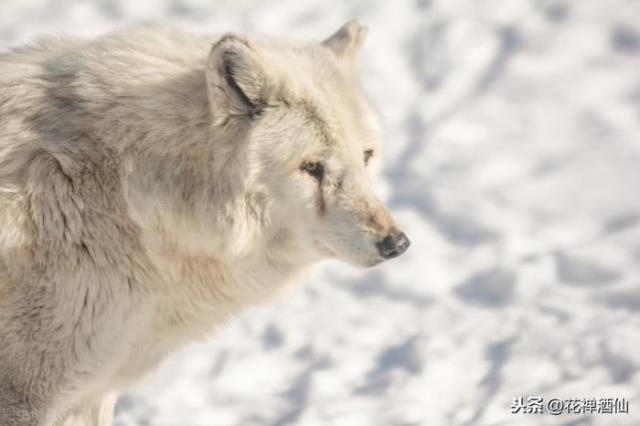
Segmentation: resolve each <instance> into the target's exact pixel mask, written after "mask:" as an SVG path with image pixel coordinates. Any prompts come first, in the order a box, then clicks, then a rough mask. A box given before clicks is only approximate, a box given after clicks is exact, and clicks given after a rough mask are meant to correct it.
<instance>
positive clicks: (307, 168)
mask: <svg viewBox="0 0 640 426" xmlns="http://www.w3.org/2000/svg"><path fill="white" fill-rule="evenodd" d="M300 170H302V171H303V172H305V173H309V174H310V175H311V176H313V177H314V178H316V179H322V176H324V166H323V165H322V163H316V162H305V163H302V165H301V166H300Z"/></svg>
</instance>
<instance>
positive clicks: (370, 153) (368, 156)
mask: <svg viewBox="0 0 640 426" xmlns="http://www.w3.org/2000/svg"><path fill="white" fill-rule="evenodd" d="M371 157H373V149H365V150H364V165H365V166H366V165H368V164H369V160H371Z"/></svg>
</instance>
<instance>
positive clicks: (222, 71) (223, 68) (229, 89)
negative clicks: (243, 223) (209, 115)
mask: <svg viewBox="0 0 640 426" xmlns="http://www.w3.org/2000/svg"><path fill="white" fill-rule="evenodd" d="M206 75H207V83H208V86H209V87H208V90H209V100H210V102H211V103H212V104H213V105H216V104H220V102H221V99H220V96H222V97H223V98H224V99H225V100H226V103H227V105H226V106H227V107H228V108H229V113H230V114H233V115H246V116H249V117H254V116H256V115H259V114H260V113H261V112H262V109H263V108H264V107H265V105H266V86H267V73H266V70H265V65H264V63H263V61H262V59H261V58H260V56H259V55H258V53H257V51H256V49H255V48H254V46H253V45H252V44H251V43H250V42H249V41H248V40H247V39H245V38H243V37H242V36H239V35H236V34H226V35H224V36H222V38H220V40H218V41H217V42H216V43H214V45H213V46H212V47H211V51H210V53H209V58H208V60H207V72H206ZM220 92H222V93H220Z"/></svg>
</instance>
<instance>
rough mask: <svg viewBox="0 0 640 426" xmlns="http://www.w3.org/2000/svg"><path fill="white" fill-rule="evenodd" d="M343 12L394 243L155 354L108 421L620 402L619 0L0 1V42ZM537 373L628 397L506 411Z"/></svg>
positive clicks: (634, 154)
mask: <svg viewBox="0 0 640 426" xmlns="http://www.w3.org/2000/svg"><path fill="white" fill-rule="evenodd" d="M352 17H357V18H359V19H360V20H361V21H362V22H364V23H365V24H367V25H369V26H370V33H369V35H370V36H369V39H368V40H367V43H366V44H365V50H364V56H363V60H364V64H363V71H364V75H363V78H364V81H365V86H366V88H367V90H368V92H369V93H370V94H371V96H372V98H373V99H374V100H375V101H376V102H377V104H378V107H379V109H380V111H381V113H382V115H383V118H384V128H385V134H386V140H387V143H386V146H385V148H384V150H385V153H384V154H385V157H386V160H385V164H386V166H385V169H384V173H383V178H384V182H382V183H381V192H382V193H383V194H384V195H385V197H386V198H387V201H388V205H389V206H390V208H391V210H392V211H393V212H394V214H395V216H396V218H397V220H398V222H399V223H400V224H401V225H402V228H403V229H404V230H405V231H406V232H407V234H408V235H409V236H410V238H411V239H412V241H413V245H412V247H411V249H410V250H409V251H408V252H407V253H406V254H405V255H404V256H403V257H401V258H399V259H397V260H394V261H391V262H388V263H386V264H383V265H381V266H379V267H376V268H374V269H371V270H358V269H354V268H351V267H348V266H345V265H342V264H339V263H336V262H327V263H326V264H324V265H322V266H321V267H320V268H318V270H317V271H316V272H315V273H313V274H310V275H309V276H308V278H307V279H305V281H306V282H305V283H303V284H304V285H303V286H301V288H300V289H298V290H296V291H294V292H292V293H290V294H288V295H287V297H284V298H281V299H278V300H276V301H274V302H273V303H271V304H268V305H264V306H260V307H255V308H251V309H249V310H247V311H246V312H244V313H243V314H241V315H239V316H238V317H237V318H236V319H234V320H233V321H231V322H230V323H229V324H228V325H227V326H226V327H224V328H222V329H221V330H219V332H217V333H216V334H215V335H214V336H213V337H212V339H211V340H210V341H207V342H206V343H202V344H194V345H192V346H190V347H188V348H185V349H184V350H181V351H179V352H178V353H176V354H175V356H173V357H171V358H170V359H169V360H167V362H166V363H164V364H163V366H162V368H161V369H160V370H159V371H157V373H155V374H154V375H153V376H152V377H150V378H149V379H148V380H147V381H146V382H144V383H142V384H140V385H139V386H136V387H134V388H133V389H131V390H130V391H129V392H128V393H126V394H125V395H124V396H123V397H122V398H121V399H120V402H119V404H118V407H117V416H116V424H117V425H119V426H126V425H143V424H144V425H194V426H195V425H220V426H227V425H273V426H276V425H305V426H307V425H309V426H313V425H348V426H358V425H476V424H483V425H484V424H486V425H488V424H491V425H511V424H519V425H527V424H535V425H555V424H569V423H571V424H578V423H579V424H592V425H613V424H639V423H640V372H639V371H640V370H639V368H640V351H639V350H638V348H640V199H639V197H638V188H640V73H639V71H640V24H639V23H640V3H639V2H637V1H625V0H615V1H614V0H612V1H606V2H605V1H595V0H576V1H564V0H539V1H534V0H518V1H516V0H510V1H507V0H502V1H498V0H491V1H483V2H478V1H473V0H467V1H463V0H416V1H396V2H384V1H382V0H371V1H364V0H360V1H353V2H339V1H328V0H310V1H306V2H299V1H294V0H277V1H270V2H268V3H267V2H258V1H248V0H235V1H227V0H222V1H213V0H206V1H205V0H163V1H157V2H152V1H151V0H145V1H136V2H133V1H126V0H115V1H108V0H104V1H96V2H93V3H91V2H87V1H81V0H71V1H64V2H63V1H61V0H20V1H18V0H13V1H9V0H5V1H3V2H2V3H0V41H2V44H3V45H14V44H17V43H20V42H23V41H25V40H27V39H29V38H32V37H34V36H35V35H38V34H42V33H50V32H62V31H64V32H67V33H72V34H80V35H87V36H92V35H96V34H100V33H103V32H105V31H108V30H111V29H114V28H117V27H118V26H121V25H123V24H126V23H130V22H137V21H148V20H158V19H162V20H164V19H171V20H174V21H176V22H177V23H179V24H181V25H184V26H187V27H189V28H192V29H197V30H206V31H213V32H221V31H225V30H234V31H243V32H250V33H257V34H260V33H268V34H273V35H286V36H291V37H302V38H308V39H313V38H316V39H319V38H323V37H325V36H327V35H329V33H330V32H332V31H333V30H335V29H336V28H337V27H338V26H339V25H341V24H342V23H343V22H344V21H346V20H348V19H350V18H352ZM536 395H539V396H543V397H544V398H545V399H549V398H569V397H573V398H576V397H577V398H590V397H596V398H602V397H619V398H627V400H628V401H629V414H617V415H616V414H593V415H588V416H587V415H579V414H565V415H560V416H552V415H549V414H544V415H534V414H511V411H510V404H511V400H512V398H514V397H518V396H524V397H525V398H526V397H528V396H536ZM572 422H575V423H572Z"/></svg>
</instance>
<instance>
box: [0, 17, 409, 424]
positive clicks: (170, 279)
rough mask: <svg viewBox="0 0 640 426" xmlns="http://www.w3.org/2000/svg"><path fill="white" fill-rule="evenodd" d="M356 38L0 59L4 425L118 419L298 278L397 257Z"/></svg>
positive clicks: (224, 39)
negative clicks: (202, 341)
mask: <svg viewBox="0 0 640 426" xmlns="http://www.w3.org/2000/svg"><path fill="white" fill-rule="evenodd" d="M365 33H366V31H365V28H364V27H362V26H360V25H359V24H358V23H356V22H355V21H351V22H349V23H347V24H345V25H344V26H343V27H342V28H340V29H339V30H338V31H337V32H336V33H335V34H334V35H332V36H331V37H329V38H328V39H327V40H325V41H323V42H321V43H291V42H282V41H277V40H262V39H261V40H253V39H250V38H247V37H244V36H242V35H237V34H226V35H223V36H221V37H220V36H216V37H214V36H205V35H195V34H188V33H186V32H183V31H179V30H176V29H167V28H160V27H155V26H144V27H135V28H130V29H126V30H122V31H120V32H116V33H113V34H110V35H106V36H104V37H102V38H98V39H97V40H93V41H87V40H81V39H75V38H45V39H42V40H40V41H38V42H36V43H34V44H32V45H29V46H27V47H22V48H17V49H14V50H12V51H10V52H8V53H4V54H2V55H0V424H1V425H3V426H17V425H52V424H55V425H72V424H73V425H76V424H77V425H97V424H100V425H103V424H110V423H111V416H112V410H113V402H114V396H113V395H114V392H117V391H118V390H119V389H122V388H123V387H125V386H126V385H128V384H130V383H131V382H133V381H135V380H136V379H138V378H140V377H141V376H142V375H144V374H145V373H146V372H148V371H149V370H150V369H152V368H154V367H155V366H156V365H157V364H158V362H159V361H160V360H162V359H163V358H164V357H165V356H166V355H167V354H169V353H170V352H171V351H173V350H175V349H176V348H177V347H179V346H181V345H183V344H184V343H185V342H187V341H191V340H194V339H197V338H199V337H201V336H203V335H204V334H206V333H207V331H209V330H211V329H212V328H213V326H214V325H215V324H220V323H221V322H223V321H224V320H225V319H226V318H227V317H228V316H229V315H230V314H232V313H234V312H237V311H238V310H239V309H241V308H242V307H244V306H247V305H248V304H251V303H254V302H257V301H259V300H261V299H264V298H265V297H267V296H269V295H272V294H274V293H275V292H277V291H278V289H279V288H282V287H283V285H285V283H287V282H289V281H290V280H291V278H292V277H293V276H294V275H295V274H296V273H298V272H300V271H301V270H302V269H303V268H304V267H306V266H308V265H310V264H311V263H313V262H316V261H318V260H320V259H323V258H330V257H333V258H338V259H342V260H345V261H348V262H350V263H353V264H357V265H364V266H371V265H375V264H377V263H379V262H381V261H382V260H384V259H388V258H391V257H395V256H397V255H400V254H401V253H402V252H404V251H405V249H406V248H407V247H408V245H409V240H408V239H407V237H406V236H405V235H404V234H403V233H402V232H400V231H399V230H398V229H397V227H396V225H395V224H394V222H393V219H392V218H391V216H390V215H389V213H387V211H386V210H385V208H384V207H383V205H382V204H381V202H380V201H379V200H378V199H377V198H376V196H375V195H374V193H373V191H372V188H371V179H370V177H369V174H370V171H369V170H368V169H369V167H368V165H369V163H375V162H376V161H377V159H378V157H379V155H380V148H379V135H378V129H377V125H376V117H375V115H374V114H373V112H372V109H371V106H370V104H369V103H368V101H367V100H366V98H365V96H364V95H363V94H362V92H361V89H360V86H359V84H358V81H357V65H358V60H357V56H358V50H359V47H360V45H361V43H362V41H363V38H364V36H365Z"/></svg>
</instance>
